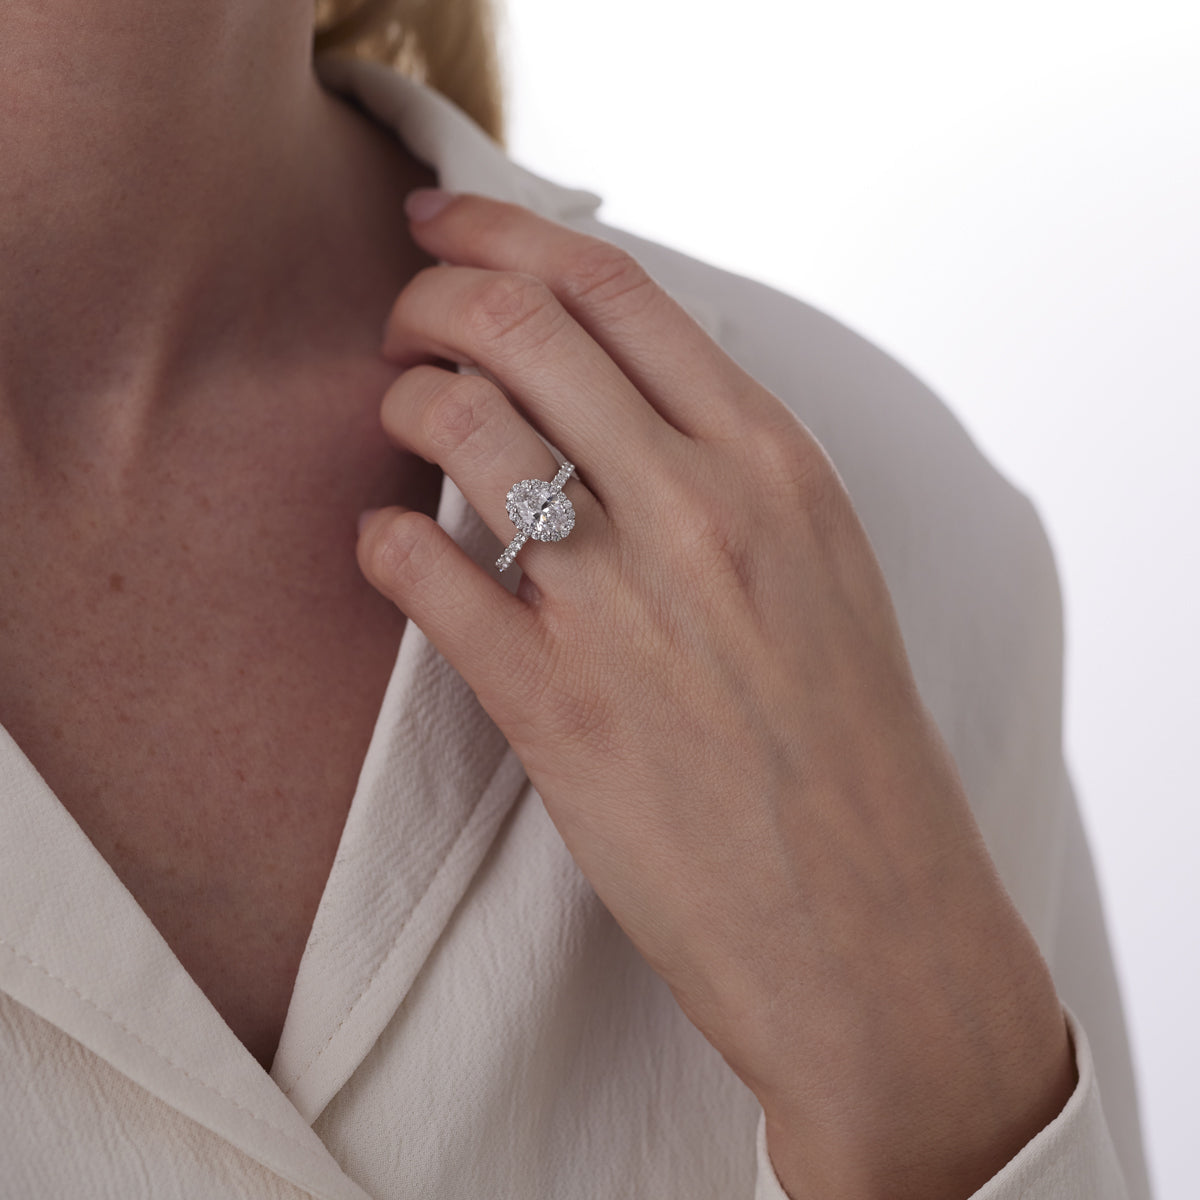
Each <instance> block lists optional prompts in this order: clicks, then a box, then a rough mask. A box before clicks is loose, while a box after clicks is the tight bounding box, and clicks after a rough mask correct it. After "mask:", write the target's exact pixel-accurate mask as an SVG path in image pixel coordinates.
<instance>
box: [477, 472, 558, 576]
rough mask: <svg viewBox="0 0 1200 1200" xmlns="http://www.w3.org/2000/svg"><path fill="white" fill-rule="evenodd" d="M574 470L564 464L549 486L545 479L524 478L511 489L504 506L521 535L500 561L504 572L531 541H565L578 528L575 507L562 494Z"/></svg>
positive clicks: (497, 565)
mask: <svg viewBox="0 0 1200 1200" xmlns="http://www.w3.org/2000/svg"><path fill="white" fill-rule="evenodd" d="M574 470H575V468H574V467H573V466H572V465H571V464H570V463H563V464H562V466H561V467H560V468H559V470H558V474H557V475H555V476H554V478H553V479H552V480H551V481H550V482H549V483H547V482H546V481H545V480H544V479H522V480H521V481H520V482H519V483H514V484H513V485H512V487H511V488H509V489H508V495H507V496H506V497H505V498H504V507H505V509H506V510H507V512H508V519H509V520H510V521H512V523H513V524H514V525H515V526H516V527H517V536H516V537H514V538H513V540H512V541H511V542H509V544H508V547H507V548H506V549H505V551H504V553H503V554H502V555H500V557H499V558H498V559H496V567H497V568H498V569H499V570H500V571H504V570H506V569H507V568H508V567H510V566H511V565H512V561H513V559H514V558H516V557H517V551H518V550H520V549H521V547H522V546H523V545H525V543H526V541H528V540H529V539H530V538H532V539H533V540H534V541H535V542H561V541H562V540H563V538H565V537H566V536H567V534H568V533H570V532H571V530H572V529H574V528H575V507H574V505H573V504H572V503H571V501H570V500H569V499H568V498H567V497H566V496H564V495H563V493H562V488H563V484H565V483H566V482H567V480H568V479H569V478H570V476H571V473H572V472H573V471H574Z"/></svg>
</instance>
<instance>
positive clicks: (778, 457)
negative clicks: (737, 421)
mask: <svg viewBox="0 0 1200 1200" xmlns="http://www.w3.org/2000/svg"><path fill="white" fill-rule="evenodd" d="M751 462H752V464H753V466H752V469H753V470H754V472H755V474H756V475H757V476H758V478H759V480H760V481H761V482H762V484H763V485H764V486H765V487H766V488H767V489H768V491H769V492H770V493H771V494H773V495H781V496H782V497H783V498H784V499H786V500H788V501H789V502H791V503H793V504H798V505H799V506H800V507H801V508H803V509H807V510H810V511H823V510H825V509H826V508H827V507H828V506H829V505H830V504H831V503H832V502H833V500H834V499H835V497H837V496H838V495H840V494H841V481H840V479H839V478H838V474H837V469H836V468H835V467H834V465H833V461H832V460H831V459H830V457H829V455H828V454H826V452H825V449H824V447H823V446H822V445H821V443H820V442H818V441H817V440H816V438H814V437H813V436H812V435H811V434H809V433H808V432H807V431H805V430H804V429H803V428H802V427H801V426H800V425H799V424H798V423H797V425H796V427H795V428H794V429H791V428H783V429H781V428H779V427H775V428H774V429H772V430H771V431H770V432H769V433H767V434H765V435H759V436H758V437H757V438H756V439H755V441H754V444H753V451H752V458H751Z"/></svg>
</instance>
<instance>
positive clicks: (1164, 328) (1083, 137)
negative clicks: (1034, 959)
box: [502, 0, 1200, 1200]
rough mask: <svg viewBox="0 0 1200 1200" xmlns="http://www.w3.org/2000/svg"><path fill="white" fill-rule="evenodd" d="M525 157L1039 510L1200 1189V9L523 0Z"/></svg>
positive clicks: (1137, 958) (1189, 1190) (1177, 1171)
mask: <svg viewBox="0 0 1200 1200" xmlns="http://www.w3.org/2000/svg"><path fill="white" fill-rule="evenodd" d="M502 38H503V42H504V44H505V46H506V52H507V61H508V75H509V81H508V88H509V97H510V102H511V122H510V152H511V154H512V156H513V157H514V158H516V159H517V160H518V161H519V162H522V163H523V164H525V165H526V166H528V167H530V168H531V169H533V170H535V171H537V172H539V173H540V174H543V175H546V176H548V177H549V178H551V179H554V180H556V181H557V182H560V183H566V184H570V185H575V186H583V187H587V188H590V189H591V190H593V191H596V192H598V193H599V194H600V195H602V196H603V197H605V205H604V207H603V208H602V209H601V212H600V214H599V215H600V216H601V218H602V219H603V220H606V221H608V222H609V223H611V224H614V225H618V226H622V227H624V228H628V229H631V230H633V231H635V232H637V233H640V234H642V235H643V236H646V237H650V238H652V239H654V240H656V241H660V242H664V243H666V244H668V245H671V246H674V247H676V248H678V249H681V250H683V251H685V252H687V253H689V254H692V255H693V256H695V257H698V258H702V259H705V260H707V261H709V262H713V263H716V264H718V265H720V266H723V267H726V268H728V269H731V270H734V271H737V272H739V273H740V274H744V275H750V276H753V277H755V278H758V279H761V280H763V281H765V282H767V283H770V284H772V285H774V286H776V287H778V288H780V289H782V290H784V291H787V292H789V293H791V294H792V295H795V296H799V297H801V298H803V299H804V300H806V301H808V302H809V303H811V304H814V305H816V306H817V307H819V308H822V309H825V310H826V311H828V312H830V313H832V314H833V315H834V316H836V317H838V318H839V319H840V320H842V321H843V322H845V323H846V324H848V325H850V326H852V327H853V328H855V329H856V330H858V331H860V332H862V333H864V334H866V335H867V336H868V337H869V338H871V339H872V340H873V341H875V342H876V343H878V344H879V345H881V346H882V347H883V348H884V349H886V350H888V351H889V352H890V353H891V354H892V355H893V356H895V357H896V358H898V359H899V360H900V361H902V362H903V363H904V364H905V365H906V366H908V367H909V368H910V369H912V370H913V371H915V372H916V374H918V375H919V376H921V377H922V378H923V379H924V380H925V381H926V382H927V383H928V384H929V385H930V386H932V387H933V388H934V390H935V391H937V392H938V393H939V394H940V395H941V396H942V397H943V398H944V399H945V401H946V402H947V403H948V404H949V405H950V406H951V407H952V408H953V409H954V411H955V412H956V413H957V414H958V415H959V417H960V418H961V419H962V420H963V422H964V423H965V424H966V425H967V427H968V429H969V430H971V432H972V433H973V435H974V436H975V438H976V439H977V441H979V442H980V444H981V445H982V446H983V447H984V449H985V450H986V451H987V452H988V453H989V455H990V456H991V457H992V459H993V460H994V461H995V462H996V463H997V464H998V465H999V466H1000V467H1001V469H1002V470H1003V471H1004V472H1005V473H1006V474H1007V475H1008V476H1009V477H1010V478H1011V479H1012V480H1013V481H1014V482H1015V483H1017V485H1018V486H1020V487H1021V488H1023V489H1024V490H1025V491H1027V492H1028V493H1029V494H1030V495H1032V496H1033V498H1034V499H1035V501H1036V502H1037V504H1038V506H1039V508H1040V511H1041V513H1042V516H1043V519H1044V520H1045V522H1046V525H1047V527H1048V529H1049V531H1050V535H1051V538H1052V540H1053V542H1054V544H1055V548H1056V551H1057V554H1058V560H1059V565H1060V570H1061V572H1062V576H1063V585H1064V591H1065V596H1066V605H1067V630H1068V639H1069V645H1068V661H1067V671H1068V702H1067V722H1068V757H1069V761H1070V764H1071V767H1072V770H1073V774H1074V778H1075V781H1076V784H1077V786H1078V789H1079V791H1080V794H1081V799H1082V802H1083V805H1084V816H1085V819H1086V821H1087V824H1088V827H1089V830H1090V833H1091V837H1092V841H1093V844H1094V848H1095V851H1096V854H1097V857H1098V866H1099V870H1100V874H1101V883H1102V886H1103V888H1104V891H1105V894H1106V897H1107V906H1108V912H1109V920H1110V924H1111V927H1112V932H1113V936H1114V938H1115V942H1116V951H1117V956H1118V966H1119V969H1120V972H1121V976H1122V979H1123V986H1124V993H1125V997H1126V1005H1127V1009H1128V1014H1129V1018H1130V1022H1131V1026H1132V1036H1133V1042H1134V1053H1135V1057H1136V1060H1137V1066H1138V1073H1139V1077H1140V1082H1141V1095H1142V1104H1143V1119H1144V1121H1145V1125H1146V1136H1147V1141H1148V1148H1149V1153H1150V1158H1151V1166H1152V1170H1153V1172H1154V1177H1155V1184H1156V1195H1157V1196H1158V1198H1159V1200H1191V1198H1192V1197H1195V1196H1196V1195H1198V1194H1200V1183H1198V1181H1197V1173H1198V1172H1200V1167H1196V1166H1193V1167H1192V1169H1191V1170H1190V1171H1189V1167H1188V1163H1189V1161H1191V1162H1192V1163H1193V1164H1195V1163H1196V1159H1197V1152H1196V1149H1195V1146H1194V1143H1195V1140H1196V1138H1197V1134H1198V1132H1200V1095H1198V1092H1197V1081H1198V1080H1200V1034H1198V1032H1197V1031H1198V1030H1200V1021H1198V1020H1197V1014H1196V1008H1197V1004H1198V1002H1200V936H1198V933H1197V919H1198V917H1200V850H1198V847H1197V840H1198V837H1200V818H1198V816H1197V801H1198V799H1200V788H1198V787H1197V784H1196V772H1197V768H1198V766H1200V738H1197V736H1196V723H1197V717H1198V716H1200V711H1198V709H1200V706H1198V705H1197V699H1196V697H1197V691H1198V688H1200V684H1198V677H1200V642H1198V638H1197V633H1196V624H1197V614H1198V610H1200V568H1198V562H1197V560H1198V553H1197V546H1198V543H1200V536H1198V534H1197V518H1198V517H1200V472H1198V470H1197V466H1198V464H1200V452H1198V449H1197V441H1198V438H1200V415H1198V413H1200V216H1198V215H1197V214H1200V5H1198V4H1196V3H1195V0H1189V2H1188V3H1183V2H1181V0H1141V2H1140V3H1138V4H1137V6H1136V8H1135V6H1134V5H1133V4H1132V3H1129V2H1128V0H1126V2H1122V3H1106V2H1105V0H1091V2H1089V3H1080V2H1077V0H1007V2H1006V3H1004V4H1002V5H989V6H986V7H985V6H983V5H979V4H967V3H963V0H956V2H946V0H910V2H909V3H895V2H893V3H882V2H879V0H841V2H840V3H838V4H836V5H832V4H826V5H816V4H813V3H805V2H804V0H739V2H738V3H736V4H727V3H716V2H714V0H605V3H603V4H595V3H586V4H585V3H580V2H575V3H570V2H566V0H507V18H506V21H505V27H504V29H503V30H502Z"/></svg>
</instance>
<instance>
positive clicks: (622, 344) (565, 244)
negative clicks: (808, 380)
mask: <svg viewBox="0 0 1200 1200" xmlns="http://www.w3.org/2000/svg"><path fill="white" fill-rule="evenodd" d="M410 224H411V228H412V234H413V237H414V238H415V239H416V240H417V241H418V242H419V243H420V245H421V246H422V247H423V248H424V249H426V250H427V251H428V252H429V253H431V254H433V255H435V256H437V257H438V258H441V259H444V260H445V261H447V262H450V263H456V264H460V265H471V266H480V267H486V268H489V269H492V270H501V271H521V272H525V273H527V274H530V275H536V276H537V277H538V278H539V279H541V280H542V282H543V283H545V284H546V286H547V287H549V288H550V290H551V291H552V292H553V293H554V295H555V296H556V297H557V299H558V301H559V303H560V304H562V306H563V307H564V308H565V309H566V310H567V311H568V312H569V313H570V314H571V316H572V317H573V318H574V319H575V320H576V322H578V324H579V325H581V326H582V327H583V328H584V329H585V330H586V331H587V333H588V334H589V335H590V336H591V337H592V339H593V340H594V341H595V342H597V343H598V344H599V345H600V346H601V347H602V348H603V349H604V350H605V351H606V352H607V353H608V355H609V357H610V358H612V359H613V361H614V362H615V363H616V364H617V365H618V366H619V367H620V368H621V370H622V371H623V372H624V374H625V375H626V376H627V378H628V379H629V380H630V382H631V383H633V385H634V386H635V387H636V388H637V389H638V391H639V392H641V394H642V395H643V396H644V397H645V398H646V399H647V400H648V401H649V402H650V403H651V404H652V405H653V406H654V407H655V408H656V409H657V410H658V411H659V413H660V414H661V415H662V416H663V418H664V419H665V420H667V421H669V422H670V423H671V424H672V425H674V426H675V428H676V429H678V430H680V432H682V433H685V434H687V435H689V436H691V437H695V438H706V437H711V438H714V439H725V438H728V437H729V436H730V435H731V434H732V433H735V432H742V433H744V432H745V431H746V423H747V420H748V419H752V418H753V417H754V416H755V415H756V409H757V408H758V406H759V405H762V406H763V407H762V409H761V413H762V416H763V417H764V418H767V419H770V418H771V417H773V416H777V414H775V413H773V412H771V411H768V409H767V407H766V405H767V401H768V396H767V393H765V392H763V393H762V395H761V396H760V395H759V393H758V389H755V388H747V386H746V385H747V382H748V377H747V375H746V374H745V372H744V371H743V370H742V369H741V368H740V367H739V366H738V365H737V363H736V362H735V361H734V360H733V359H732V358H731V357H730V356H729V355H728V354H726V352H725V351H724V350H723V349H722V348H721V347H720V346H719V345H717V343H716V342H714V341H713V340H712V338H710V337H709V336H708V334H707V333H706V332H705V330H704V329H703V328H702V327H701V326H700V325H699V324H698V323H697V322H696V320H695V319H694V318H693V317H692V316H691V314H690V313H688V311H687V310H686V309H685V308H683V306H682V305H680V304H679V303H678V302H677V301H676V300H674V299H673V298H672V297H671V296H670V295H669V294H668V293H667V292H666V291H665V290H664V289H663V288H662V286H661V285H660V284H659V283H658V282H657V281H656V280H655V279H654V278H653V277H652V276H651V275H650V274H649V272H647V270H646V269H645V268H644V267H643V266H642V265H641V264H640V263H639V262H638V261H637V260H636V259H635V258H634V257H633V256H632V255H631V254H629V253H628V252H627V251H625V250H623V249H621V248H620V247H619V246H615V245H613V244H612V243H611V242H606V241H604V240H603V239H602V238H598V237H592V236H591V235H590V234H585V233H579V232H578V231H576V230H574V229H570V228H568V227H567V226H565V225H560V224H559V223H558V222H556V221H551V220H549V219H548V218H546V217H542V216H540V215H538V214H537V213H534V212H532V211H530V210H529V209H527V208H524V207H523V206H521V205H519V204H509V203H507V202H505V201H502V200H493V199H492V198H491V197H489V196H480V195H476V194H475V193H472V192H461V193H458V194H456V195H454V196H453V198H452V199H451V201H450V202H449V203H448V204H447V205H446V206H445V207H444V208H443V209H442V210H441V211H440V212H438V213H437V214H436V215H435V216H433V217H431V218H430V219H428V220H413V219H410ZM389 325H390V319H389ZM386 342H387V337H386V330H385V339H384V343H385V346H386ZM777 403H778V402H776V404H777Z"/></svg>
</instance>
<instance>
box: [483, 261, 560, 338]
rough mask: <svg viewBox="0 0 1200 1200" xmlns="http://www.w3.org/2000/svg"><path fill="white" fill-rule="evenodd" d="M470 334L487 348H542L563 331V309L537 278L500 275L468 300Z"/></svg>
mask: <svg viewBox="0 0 1200 1200" xmlns="http://www.w3.org/2000/svg"><path fill="white" fill-rule="evenodd" d="M467 303H468V308H467V314H466V324H467V327H468V331H469V333H470V334H471V335H472V336H473V337H474V338H475V339H477V340H479V341H480V342H482V343H483V344H485V345H496V344H498V343H503V344H504V345H506V346H510V347H511V346H512V345H514V344H517V345H520V346H522V347H530V348H540V347H541V346H543V345H544V344H545V343H546V342H547V341H548V340H549V339H550V338H551V337H553V336H554V334H555V332H556V331H557V330H558V328H559V318H560V317H561V315H562V309H561V307H560V306H559V304H558V301H557V300H556V298H555V296H554V293H553V292H551V291H550V289H549V288H548V287H547V286H546V285H545V284H544V283H543V282H542V281H541V280H540V279H538V277H537V276H536V275H527V274H524V273H522V272H519V271H506V272H502V273H496V274H493V275H491V276H490V277H489V278H487V279H485V280H483V282H482V283H479V284H476V285H475V286H474V287H473V288H472V289H471V291H470V294H469V296H468V297H467Z"/></svg>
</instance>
